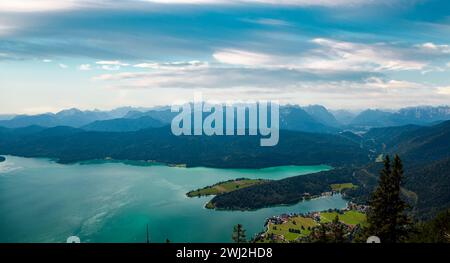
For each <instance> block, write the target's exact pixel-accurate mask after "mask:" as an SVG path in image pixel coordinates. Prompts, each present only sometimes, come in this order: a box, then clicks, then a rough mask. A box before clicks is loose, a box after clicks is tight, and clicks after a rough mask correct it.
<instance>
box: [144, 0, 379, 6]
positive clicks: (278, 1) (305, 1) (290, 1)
mask: <svg viewBox="0 0 450 263" xmlns="http://www.w3.org/2000/svg"><path fill="white" fill-rule="evenodd" d="M144 1H146V2H151V3H159V4H195V5H199V4H268V5H288V6H329V7H335V6H354V5H366V4H377V3H380V2H386V1H384V0H378V1H374V0H227V1H226V0H144Z"/></svg>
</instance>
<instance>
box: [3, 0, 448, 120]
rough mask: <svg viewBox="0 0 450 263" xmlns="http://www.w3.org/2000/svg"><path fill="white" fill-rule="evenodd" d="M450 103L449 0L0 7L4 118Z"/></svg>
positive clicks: (44, 1)
mask: <svg viewBox="0 0 450 263" xmlns="http://www.w3.org/2000/svg"><path fill="white" fill-rule="evenodd" d="M194 91H201V92H203V96H204V98H206V99H209V100H220V101H225V100H247V99H254V100H256V99H273V100H278V101H280V102H282V103H294V104H300V105H308V104H322V105H325V106H326V107H328V108H331V109H338V108H347V109H362V108H375V107H377V108H399V107H404V106H413V105H444V104H445V105H448V104H450V103H449V102H450V2H449V1H446V0H442V1H437V0H279V1H276V0H231V1H225V0H219V1H213V0H124V1H112V0H103V1H102V0H97V1H93V0H0V113H41V112H48V111H51V112H55V111H58V110H61V109H63V108H71V107H78V108H81V109H94V108H98V109H111V108H114V107H119V106H155V105H167V104H172V103H174V102H175V101H180V100H189V99H192V98H193V96H194Z"/></svg>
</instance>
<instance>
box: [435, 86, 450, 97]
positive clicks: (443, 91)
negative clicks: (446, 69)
mask: <svg viewBox="0 0 450 263" xmlns="http://www.w3.org/2000/svg"><path fill="white" fill-rule="evenodd" d="M437 93H438V94H442V95H450V86H448V87H438V88H437Z"/></svg>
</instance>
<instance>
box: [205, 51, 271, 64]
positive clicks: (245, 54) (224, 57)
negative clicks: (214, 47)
mask: <svg viewBox="0 0 450 263" xmlns="http://www.w3.org/2000/svg"><path fill="white" fill-rule="evenodd" d="M213 57H214V58H215V59H216V60H217V61H219V62H221V63H225V64H233V65H244V66H258V65H260V66H264V65H269V64H272V63H273V60H274V57H273V56H271V55H268V54H263V53H256V52H249V51H244V50H237V49H225V50H220V51H217V52H215V53H214V54H213Z"/></svg>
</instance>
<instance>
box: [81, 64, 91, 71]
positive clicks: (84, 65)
mask: <svg viewBox="0 0 450 263" xmlns="http://www.w3.org/2000/svg"><path fill="white" fill-rule="evenodd" d="M78 69H79V70H82V71H87V70H91V69H92V67H91V64H81V65H80V66H79V67H78Z"/></svg>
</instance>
